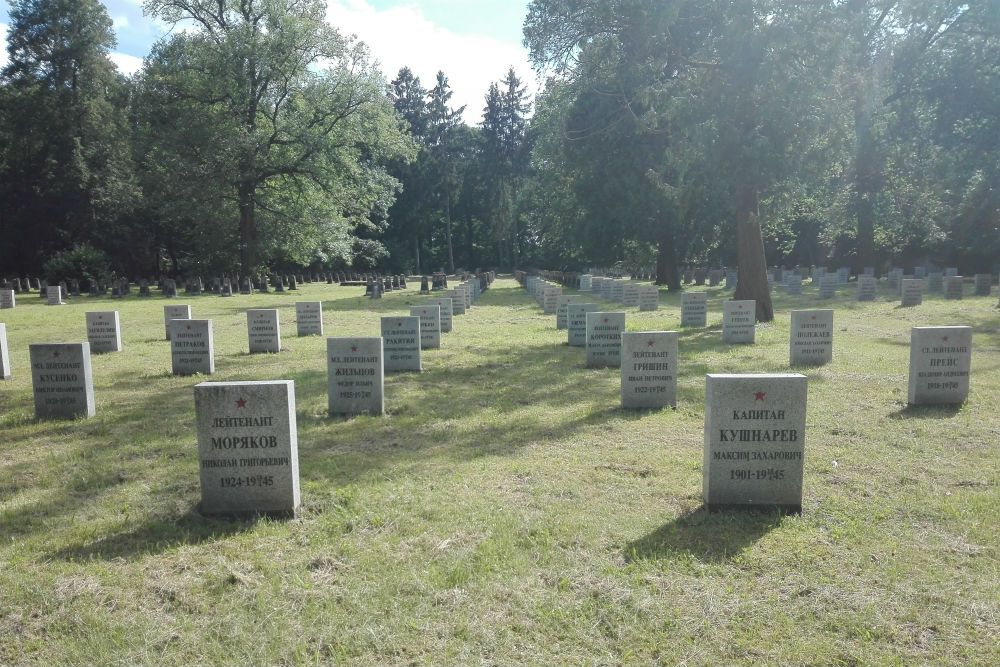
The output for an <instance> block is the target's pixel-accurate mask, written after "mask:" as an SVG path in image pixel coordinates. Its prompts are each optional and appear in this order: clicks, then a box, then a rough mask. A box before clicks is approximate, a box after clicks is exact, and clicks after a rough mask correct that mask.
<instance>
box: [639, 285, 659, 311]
mask: <svg viewBox="0 0 1000 667" xmlns="http://www.w3.org/2000/svg"><path fill="white" fill-rule="evenodd" d="M659 309H660V288H659V287H657V286H656V285H640V286H639V312H641V313H645V312H651V311H654V310H659Z"/></svg>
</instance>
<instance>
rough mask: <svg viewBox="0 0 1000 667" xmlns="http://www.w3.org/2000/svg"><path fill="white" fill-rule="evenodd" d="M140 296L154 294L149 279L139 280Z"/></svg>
mask: <svg viewBox="0 0 1000 667" xmlns="http://www.w3.org/2000/svg"><path fill="white" fill-rule="evenodd" d="M139 296H142V297H146V296H152V293H151V292H150V291H149V281H148V280H140V281H139Z"/></svg>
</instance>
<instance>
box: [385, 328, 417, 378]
mask: <svg viewBox="0 0 1000 667" xmlns="http://www.w3.org/2000/svg"><path fill="white" fill-rule="evenodd" d="M381 330H382V351H383V357H384V366H385V371H386V372H387V373H391V372H395V371H420V370H421V365H420V318H419V317H400V316H397V317H383V318H382V329H381Z"/></svg>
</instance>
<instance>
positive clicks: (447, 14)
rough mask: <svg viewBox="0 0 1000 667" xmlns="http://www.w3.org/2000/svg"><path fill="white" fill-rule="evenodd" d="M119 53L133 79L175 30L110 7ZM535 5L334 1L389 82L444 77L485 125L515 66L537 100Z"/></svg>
mask: <svg viewBox="0 0 1000 667" xmlns="http://www.w3.org/2000/svg"><path fill="white" fill-rule="evenodd" d="M103 2H104V6H105V7H106V8H107V10H108V16H109V17H111V20H112V21H113V22H114V28H115V34H116V35H117V37H118V46H117V47H116V48H115V50H114V52H113V53H112V54H111V56H110V57H111V60H112V61H113V62H114V63H115V65H117V66H118V69H119V70H121V71H122V72H124V73H125V74H132V73H134V72H136V71H138V70H139V69H140V68H141V67H142V59H143V57H144V56H146V55H147V54H148V53H149V51H150V47H151V46H152V44H153V42H155V41H156V40H157V39H159V38H160V37H161V36H163V35H164V34H166V33H167V31H168V30H169V28H170V26H167V25H164V24H162V23H159V22H156V21H154V20H152V19H151V18H148V17H145V16H143V14H142V0H103ZM527 5H528V2H527V0H327V20H329V21H330V23H331V24H332V25H334V26H335V27H337V28H338V29H339V30H340V31H341V32H343V33H346V34H353V35H356V36H357V37H358V39H360V40H361V41H363V42H365V43H366V44H367V45H368V46H369V48H370V50H371V53H372V57H373V58H374V59H375V60H376V61H377V62H378V63H379V67H380V69H381V70H382V72H383V73H384V74H385V76H386V80H387V81H391V80H392V79H394V78H396V74H397V72H398V71H399V68H400V67H403V66H404V65H405V66H407V67H409V68H410V69H411V70H412V71H413V73H414V74H415V75H416V76H418V77H420V82H421V84H422V85H423V86H424V87H425V88H432V87H433V86H434V82H435V77H436V75H437V72H438V70H442V71H443V72H444V73H445V76H447V77H448V82H449V83H450V84H451V88H452V90H453V91H454V96H453V97H452V98H451V102H452V106H453V107H455V108H458V107H461V106H463V105H464V106H465V107H466V110H465V113H464V115H463V118H464V119H465V121H466V122H467V123H469V124H476V123H478V122H479V121H480V119H481V118H482V111H483V107H484V106H485V102H484V98H485V96H486V92H487V90H488V89H489V86H490V83H491V82H494V81H499V80H500V79H502V78H503V77H504V76H505V75H506V74H507V70H508V69H509V68H510V67H512V66H513V67H514V70H515V72H517V75H518V77H519V78H520V79H521V81H522V82H523V83H524V84H525V85H527V86H528V91H529V92H530V93H531V94H534V93H535V91H536V90H537V85H536V79H535V74H534V72H533V71H532V70H531V66H530V65H529V64H528V53H527V50H526V49H525V48H524V47H523V46H521V26H522V24H523V22H524V16H525V13H526V12H527ZM7 10H8V5H7V3H6V2H5V1H3V0H0V44H2V45H3V46H2V49H0V64H3V63H5V62H6V60H7V48H6V33H7V30H6V29H7V25H8V23H9V20H10V19H9V16H8V11H7Z"/></svg>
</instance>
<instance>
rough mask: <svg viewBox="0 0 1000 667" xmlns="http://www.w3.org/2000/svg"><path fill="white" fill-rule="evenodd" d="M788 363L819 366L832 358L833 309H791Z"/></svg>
mask: <svg viewBox="0 0 1000 667" xmlns="http://www.w3.org/2000/svg"><path fill="white" fill-rule="evenodd" d="M789 338H790V343H789V348H790V349H789V363H790V364H791V365H792V366H798V365H800V364H801V365H808V366H821V365H823V364H827V363H830V361H832V360H833V310H830V309H824V310H793V311H792V326H791V330H790V331H789Z"/></svg>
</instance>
